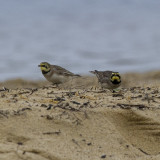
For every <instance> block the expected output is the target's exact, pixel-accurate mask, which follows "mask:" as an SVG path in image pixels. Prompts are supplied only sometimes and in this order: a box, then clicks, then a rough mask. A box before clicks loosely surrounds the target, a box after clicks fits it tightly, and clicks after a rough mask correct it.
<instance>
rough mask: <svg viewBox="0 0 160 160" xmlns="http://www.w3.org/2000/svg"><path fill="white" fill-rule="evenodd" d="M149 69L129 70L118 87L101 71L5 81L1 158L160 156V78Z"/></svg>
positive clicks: (124, 159)
mask: <svg viewBox="0 0 160 160" xmlns="http://www.w3.org/2000/svg"><path fill="white" fill-rule="evenodd" d="M156 74H157V72H156ZM147 75H148V77H147V76H146V74H144V75H143V76H142V77H139V75H137V77H138V78H137V77H136V80H137V84H136V82H135V79H134V78H135V76H134V77H133V76H131V75H130V74H126V75H124V82H125V81H126V83H124V84H123V85H122V88H121V89H120V90H119V91H118V93H111V92H110V91H101V90H100V88H99V87H98V84H97V81H96V79H95V77H88V78H87V77H83V78H81V79H79V80H76V81H72V82H71V84H64V85H62V86H60V88H55V87H54V86H51V85H49V84H48V83H46V82H37V83H36V82H31V83H29V82H27V83H26V81H22V80H18V83H17V82H16V80H14V81H9V82H3V83H1V84H0V86H1V90H0V128H1V130H0V160H1V159H2V160H10V159H13V160H21V159H23V160H28V159H29V160H37V159H38V160H101V159H107V160H108V159H109V160H135V159H138V160H143V159H144V160H159V159H160V80H159V77H157V76H156V78H155V77H154V76H153V73H152V74H147ZM150 75H152V76H150ZM146 77H147V81H146ZM150 77H154V78H153V79H152V78H150ZM144 79H145V80H144ZM127 80H128V81H127ZM19 82H21V83H19ZM16 83H17V85H16ZM18 84H20V86H18ZM3 86H5V87H6V88H8V89H9V90H7V89H4V88H3ZM94 86H96V87H97V88H95V87H94Z"/></svg>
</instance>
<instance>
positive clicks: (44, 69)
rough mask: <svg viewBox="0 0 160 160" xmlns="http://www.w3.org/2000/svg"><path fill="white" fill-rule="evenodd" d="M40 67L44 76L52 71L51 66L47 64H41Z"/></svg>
mask: <svg viewBox="0 0 160 160" xmlns="http://www.w3.org/2000/svg"><path fill="white" fill-rule="evenodd" d="M38 67H40V68H41V71H42V73H43V74H46V73H48V72H49V71H50V70H51V65H50V64H49V63H47V62H41V63H40V65H38Z"/></svg>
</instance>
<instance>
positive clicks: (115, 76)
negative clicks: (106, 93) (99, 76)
mask: <svg viewBox="0 0 160 160" xmlns="http://www.w3.org/2000/svg"><path fill="white" fill-rule="evenodd" d="M111 82H112V83H113V84H119V83H121V76H120V74H119V73H118V72H112V74H111Z"/></svg>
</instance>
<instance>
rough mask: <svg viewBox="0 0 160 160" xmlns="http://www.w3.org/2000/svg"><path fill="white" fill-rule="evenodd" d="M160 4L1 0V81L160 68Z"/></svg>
mask: <svg viewBox="0 0 160 160" xmlns="http://www.w3.org/2000/svg"><path fill="white" fill-rule="evenodd" d="M159 54H160V1H159V0H154V1H151V0H141V1H139V0H100V1H97V0H45V1H44V0H27V1H26V0H7V1H4V0H0V57H1V58H0V73H1V76H0V80H1V81H2V80H6V79H9V78H18V77H20V78H28V79H41V78H43V76H42V75H41V72H40V70H39V68H38V67H37V65H38V64H39V63H40V62H42V61H47V62H50V63H52V64H57V65H60V66H62V67H65V68H66V69H68V70H70V71H72V72H75V73H82V74H87V73H88V71H89V70H94V69H97V70H115V71H119V72H128V71H148V70H154V69H160V56H159Z"/></svg>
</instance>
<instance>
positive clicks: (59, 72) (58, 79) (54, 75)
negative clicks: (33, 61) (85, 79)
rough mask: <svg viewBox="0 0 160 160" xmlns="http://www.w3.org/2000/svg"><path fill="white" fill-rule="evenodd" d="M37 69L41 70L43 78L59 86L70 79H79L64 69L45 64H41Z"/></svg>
mask: <svg viewBox="0 0 160 160" xmlns="http://www.w3.org/2000/svg"><path fill="white" fill-rule="evenodd" d="M38 67H40V68H41V71H42V74H43V76H44V77H45V78H46V79H47V80H48V81H49V82H52V83H53V84H60V83H64V82H67V81H69V80H70V79H71V78H72V77H80V75H78V74H74V73H72V72H70V71H68V70H66V69H65V68H62V67H60V66H57V65H51V64H49V63H47V62H41V63H40V65H38Z"/></svg>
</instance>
